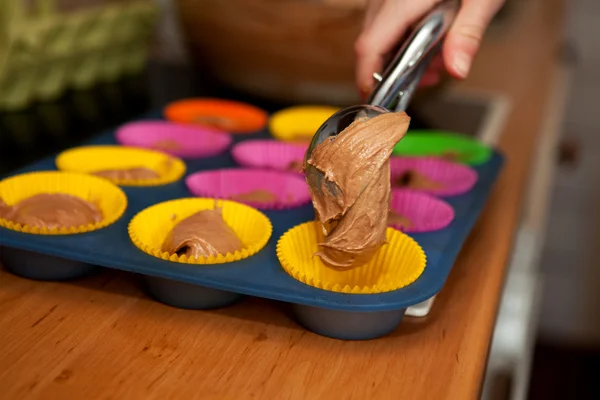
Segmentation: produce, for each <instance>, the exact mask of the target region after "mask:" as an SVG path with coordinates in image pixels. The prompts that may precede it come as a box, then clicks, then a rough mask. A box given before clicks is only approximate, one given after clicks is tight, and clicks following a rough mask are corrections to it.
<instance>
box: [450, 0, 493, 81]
mask: <svg viewBox="0 0 600 400" xmlns="http://www.w3.org/2000/svg"><path fill="white" fill-rule="evenodd" d="M503 3H504V1H503V0H466V1H463V6H462V8H461V9H460V11H459V13H458V15H457V17H456V20H455V21H454V24H453V25H452V28H451V29H450V31H449V32H448V36H447V37H446V41H445V43H444V49H443V52H444V63H445V64H446V69H447V70H448V72H450V74H451V75H452V76H454V77H455V78H459V79H464V78H466V77H467V75H469V71H470V70H471V64H472V63H473V59H474V58H475V55H476V54H477V50H479V45H480V43H481V39H482V38H483V34H484V33H485V30H486V29H487V27H488V25H489V23H490V21H491V20H492V18H493V17H494V15H495V14H496V12H498V10H499V9H500V7H501V6H502V4H503Z"/></svg>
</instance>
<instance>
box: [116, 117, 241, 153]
mask: <svg viewBox="0 0 600 400" xmlns="http://www.w3.org/2000/svg"><path fill="white" fill-rule="evenodd" d="M115 138H116V140H117V142H118V143H120V144H122V145H126V146H135V147H143V148H147V149H155V150H160V151H162V152H164V153H168V154H171V155H174V156H177V157H182V158H199V157H209V156H214V155H217V154H220V153H222V152H224V151H225V150H227V148H228V147H229V146H230V145H231V142H232V138H231V135H229V134H227V133H224V132H221V131H218V130H216V129H211V128H205V127H201V126H192V125H183V124H176V123H173V122H168V121H136V122H130V123H128V124H125V125H123V126H121V127H120V128H119V129H118V130H117V133H116V134H115Z"/></svg>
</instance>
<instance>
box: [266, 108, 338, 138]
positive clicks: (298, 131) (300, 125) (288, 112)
mask: <svg viewBox="0 0 600 400" xmlns="http://www.w3.org/2000/svg"><path fill="white" fill-rule="evenodd" d="M339 110H340V109H339V108H337V107H330V106H295V107H289V108H285V109H283V110H281V111H278V112H276V113H274V114H273V115H272V116H271V118H270V119H269V130H270V131H271V134H272V135H273V137H275V138H277V139H279V140H284V141H299V140H300V141H302V140H307V141H310V139H311V138H312V137H313V135H314V134H315V133H316V132H317V130H318V129H319V128H320V127H321V125H323V123H324V122H325V121H326V120H327V119H328V118H329V117H331V116H332V115H333V114H335V113H336V112H337V111H339Z"/></svg>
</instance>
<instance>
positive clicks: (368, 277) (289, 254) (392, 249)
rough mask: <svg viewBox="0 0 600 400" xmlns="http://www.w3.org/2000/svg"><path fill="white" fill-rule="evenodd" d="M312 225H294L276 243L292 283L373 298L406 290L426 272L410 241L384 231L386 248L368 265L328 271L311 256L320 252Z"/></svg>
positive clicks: (419, 253) (422, 256)
mask: <svg viewBox="0 0 600 400" xmlns="http://www.w3.org/2000/svg"><path fill="white" fill-rule="evenodd" d="M316 229H317V227H316V224H315V222H307V223H304V224H301V225H297V226H295V227H294V228H292V229H290V230H289V231H287V232H286V233H285V234H283V236H282V237H281V238H280V239H279V241H278V242H277V257H278V258H279V262H280V263H281V265H282V267H283V269H284V270H285V271H286V272H287V273H288V274H289V275H291V276H292V277H293V278H294V279H296V280H298V281H300V282H302V283H305V284H307V285H309V286H313V287H316V288H319V289H323V290H328V291H332V292H341V293H353V294H372V293H382V292H390V291H392V290H396V289H400V288H402V287H405V286H408V285H410V284H411V283H413V282H414V281H416V280H417V278H418V277H419V276H420V275H421V274H422V273H423V271H424V270H425V264H426V256H425V252H424V251H423V249H422V248H421V247H420V246H419V245H418V244H417V242H415V241H414V240H413V239H412V238H411V237H409V236H407V235H406V234H404V233H402V232H400V231H397V230H395V229H392V228H388V229H387V233H386V237H387V241H388V244H386V245H384V246H383V247H382V248H381V249H380V250H379V251H378V252H377V253H376V254H375V256H374V257H373V258H372V259H371V261H370V262H369V263H368V264H365V265H363V266H361V267H358V268H354V269H352V270H349V271H336V270H334V269H332V268H329V267H327V266H326V265H325V264H323V262H322V261H321V259H320V258H319V257H314V254H315V253H316V252H317V251H319V246H318V244H317V231H316Z"/></svg>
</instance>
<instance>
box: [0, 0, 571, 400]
mask: <svg viewBox="0 0 600 400" xmlns="http://www.w3.org/2000/svg"><path fill="white" fill-rule="evenodd" d="M517 7H519V8H520V10H519V12H518V15H515V16H514V18H513V19H512V20H510V21H509V22H507V26H506V28H505V30H504V31H503V32H502V33H501V37H499V35H497V34H496V35H494V34H492V35H491V36H490V38H489V40H488V41H487V43H486V45H485V47H484V48H483V49H482V52H481V54H480V56H479V58H478V60H477V62H476V64H475V68H474V71H473V75H472V78H471V79H470V80H469V82H466V83H464V86H466V87H474V88H480V89H490V90H495V91H501V92H503V93H505V94H506V95H508V96H509V97H510V98H511V99H512V102H513V109H512V113H511V115H510V117H509V119H508V123H507V125H506V128H505V130H504V133H503V135H502V138H501V142H500V146H501V148H502V149H503V150H504V151H505V153H506V155H507V157H508V163H507V165H506V167H505V169H504V172H503V174H502V176H501V178H500V181H499V182H498V184H497V186H496V187H495V190H494V193H493V196H492V198H491V199H490V201H489V203H488V205H487V207H486V210H485V212H484V215H483V216H482V217H481V219H480V221H479V223H478V224H477V225H476V227H475V230H474V232H473V233H472V235H471V236H470V238H469V240H468V242H467V244H466V245H465V247H464V249H463V251H462V252H461V254H460V256H459V259H458V261H457V263H456V265H455V267H454V270H453V272H452V273H451V275H450V278H449V280H448V282H447V284H446V286H445V288H444V289H443V290H442V292H441V294H440V296H439V297H438V300H437V301H436V303H435V305H434V307H433V310H432V312H431V314H430V315H429V316H428V317H427V318H425V319H409V318H407V320H406V321H405V322H404V323H403V324H402V325H401V327H400V328H399V329H398V330H397V331H396V332H394V333H393V334H391V335H389V336H387V337H385V338H382V339H379V340H373V341H368V342H343V341H338V340H332V339H327V338H324V337H320V336H317V335H315V334H312V333H309V332H307V331H305V330H304V329H302V328H300V327H299V326H298V325H296V323H294V322H293V321H292V320H291V319H290V318H289V317H288V315H287V314H286V310H285V308H282V306H281V305H280V304H278V303H274V302H269V301H263V300H259V299H250V300H247V301H244V302H243V303H241V304H238V305H236V306H233V307H231V308H227V309H225V310H221V311H214V312H213V311H205V312H201V311H185V310H178V309H174V308H170V307H167V306H164V305H161V304H159V303H157V302H154V301H152V300H150V299H148V298H147V297H146V296H145V295H144V294H143V293H142V291H141V290H140V288H139V287H138V286H137V284H136V283H135V282H136V280H135V279H132V278H133V277H132V276H130V275H128V274H125V273H119V272H107V273H104V274H101V275H99V276H95V277H90V278H86V279H83V280H80V281H77V282H72V283H39V282H33V281H29V280H25V279H21V278H17V277H15V276H13V275H11V274H8V273H6V272H0V393H2V395H0V397H3V398H7V399H25V398H48V399H50V398H53V399H59V398H85V399H93V398H94V399H95V398H103V399H108V398H123V399H149V398H161V399H163V398H178V399H188V398H202V399H242V398H257V399H259V398H260V399H288V398H289V399H315V398H319V399H328V398H340V399H350V398H356V399H370V398H374V399H375V398H376V399H384V398H400V399H439V400H441V399H461V400H464V399H472V398H477V397H478V395H479V391H480V385H481V382H482V378H483V374H484V369H485V362H486V357H487V352H488V347H489V344H490V338H491V334H492V329H493V325H494V321H495V318H496V312H497V306H498V300H499V297H500V294H501V289H502V285H503V277H504V274H505V270H506V266H507V259H508V257H509V256H510V252H511V247H512V241H513V235H514V233H515V230H516V227H517V223H518V218H519V212H520V205H521V202H522V200H523V197H524V193H525V192H524V189H525V183H526V178H527V171H528V169H529V166H530V159H531V157H532V154H533V150H534V147H535V143H536V134H537V132H538V130H539V128H540V121H541V118H542V114H543V111H544V106H545V103H546V97H547V96H548V93H549V92H548V91H549V89H550V88H549V82H550V81H551V75H552V73H553V70H554V66H555V65H556V61H557V55H558V51H559V45H560V40H561V26H562V14H563V13H562V0H546V1H544V0H529V1H526V2H521V4H519V5H518V6H517Z"/></svg>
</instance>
